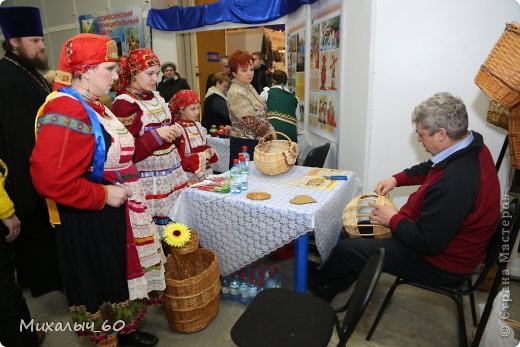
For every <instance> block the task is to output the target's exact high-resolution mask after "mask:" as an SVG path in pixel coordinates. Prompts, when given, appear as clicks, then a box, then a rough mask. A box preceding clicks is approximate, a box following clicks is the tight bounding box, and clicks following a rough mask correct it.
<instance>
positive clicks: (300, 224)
mask: <svg viewBox="0 0 520 347" xmlns="http://www.w3.org/2000/svg"><path fill="white" fill-rule="evenodd" d="M310 170H311V168H308V167H303V166H294V167H293V168H291V169H290V170H289V171H288V172H286V173H284V174H281V175H278V176H265V175H263V174H262V173H260V172H259V171H258V170H257V169H256V167H255V166H254V162H252V163H251V170H250V176H249V192H253V191H261V192H267V193H269V194H271V198H270V199H268V200H250V199H248V198H246V194H245V193H242V194H237V195H235V194H221V193H214V192H208V191H202V190H199V189H196V188H186V189H184V190H183V191H182V193H181V194H180V196H179V197H178V198H177V200H176V202H175V205H174V206H173V208H172V211H171V213H170V217H171V218H172V219H173V220H175V221H178V222H180V223H185V224H187V225H188V226H189V227H191V228H193V229H195V230H198V231H199V233H200V243H201V246H203V247H205V248H209V249H211V250H212V251H214V252H215V253H216V255H217V257H218V261H219V264H220V270H221V273H222V275H228V274H230V273H232V272H234V271H236V270H239V269H241V268H242V267H244V266H246V265H248V264H250V263H252V262H254V261H255V260H258V259H260V258H262V257H264V256H265V255H267V254H269V253H271V252H273V251H275V250H276V249H278V248H280V247H283V246H284V245H286V244H288V243H290V242H291V241H294V240H296V244H295V250H296V254H295V262H296V266H295V281H296V288H297V290H299V291H305V287H306V275H307V269H306V268H307V251H308V249H307V244H308V237H309V233H310V232H314V234H315V238H316V246H317V248H318V252H319V253H320V255H321V256H322V258H323V259H327V257H328V256H329V254H330V252H331V250H332V248H333V247H334V245H335V244H336V242H337V240H338V236H339V233H340V231H341V228H342V225H343V223H342V218H341V217H342V213H343V209H344V207H345V206H346V204H347V203H348V202H349V201H350V200H352V199H353V198H354V197H355V196H356V195H357V193H358V191H359V189H360V187H361V183H360V181H359V179H358V177H357V175H356V174H355V173H353V172H349V173H348V180H347V181H335V185H334V186H333V187H332V188H331V189H318V188H307V187H296V186H290V185H288V184H289V183H291V182H293V181H294V180H295V179H297V178H299V177H301V176H304V175H305V174H306V173H307V172H309V171H310ZM296 195H308V196H311V197H313V198H314V200H316V201H317V202H316V203H311V204H305V205H294V204H291V203H290V202H289V200H291V199H292V198H293V197H294V196H296Z"/></svg>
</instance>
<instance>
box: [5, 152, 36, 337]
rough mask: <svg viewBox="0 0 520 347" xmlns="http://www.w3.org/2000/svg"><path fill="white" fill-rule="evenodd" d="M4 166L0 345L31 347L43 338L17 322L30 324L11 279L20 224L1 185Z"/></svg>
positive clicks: (22, 301)
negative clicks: (22, 327)
mask: <svg viewBox="0 0 520 347" xmlns="http://www.w3.org/2000/svg"><path fill="white" fill-rule="evenodd" d="M7 173H8V171H7V166H6V165H5V163H4V162H3V161H2V159H0V220H1V221H2V225H3V227H2V228H1V229H0V230H1V232H0V278H1V279H2V281H1V282H0V307H2V310H3V313H2V314H1V315H0V326H1V328H0V345H3V346H11V347H35V346H37V345H39V344H40V343H41V342H42V341H43V339H44V337H45V332H44V331H43V330H37V331H31V329H20V322H22V321H23V322H25V323H26V324H27V323H29V322H30V321H31V314H30V313H29V308H28V307H27V303H26V302H25V299H24V298H23V295H22V289H21V288H20V287H18V286H17V285H16V282H15V280H14V272H15V266H14V263H15V259H14V251H13V248H12V242H13V241H14V240H16V238H17V237H18V236H19V235H20V232H21V224H20V220H19V219H18V217H17V216H16V214H15V210H14V205H13V202H12V201H11V199H10V198H9V195H7V193H6V191H5V189H4V184H5V180H6V178H7Z"/></svg>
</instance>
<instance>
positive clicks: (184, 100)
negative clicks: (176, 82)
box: [169, 89, 200, 115]
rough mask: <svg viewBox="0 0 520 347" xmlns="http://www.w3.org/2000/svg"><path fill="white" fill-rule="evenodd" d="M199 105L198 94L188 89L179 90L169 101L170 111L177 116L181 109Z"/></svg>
mask: <svg viewBox="0 0 520 347" xmlns="http://www.w3.org/2000/svg"><path fill="white" fill-rule="evenodd" d="M198 103H200V99H199V94H197V92H194V91H193V90H190V89H181V90H179V91H178V92H177V93H175V95H174V96H173V98H171V100H170V104H169V106H170V111H171V112H172V114H173V115H177V113H179V111H180V110H181V108H185V107H186V106H189V105H193V104H198Z"/></svg>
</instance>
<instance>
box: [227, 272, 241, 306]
mask: <svg viewBox="0 0 520 347" xmlns="http://www.w3.org/2000/svg"><path fill="white" fill-rule="evenodd" d="M239 286H240V282H238V275H237V274H236V273H235V274H233V277H231V282H230V283H229V294H231V300H233V301H237V302H238V301H239V297H240V291H239V288H238V287H239Z"/></svg>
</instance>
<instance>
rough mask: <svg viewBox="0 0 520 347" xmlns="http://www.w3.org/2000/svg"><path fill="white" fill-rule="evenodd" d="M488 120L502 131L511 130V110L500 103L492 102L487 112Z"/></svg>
mask: <svg viewBox="0 0 520 347" xmlns="http://www.w3.org/2000/svg"><path fill="white" fill-rule="evenodd" d="M486 120H487V121H488V123H490V124H493V125H495V126H497V127H500V128H502V129H506V130H508V128H509V110H508V109H507V108H505V107H504V106H502V105H500V104H499V103H497V102H495V101H493V100H491V101H490V102H489V107H488V111H487V116H486Z"/></svg>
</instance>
